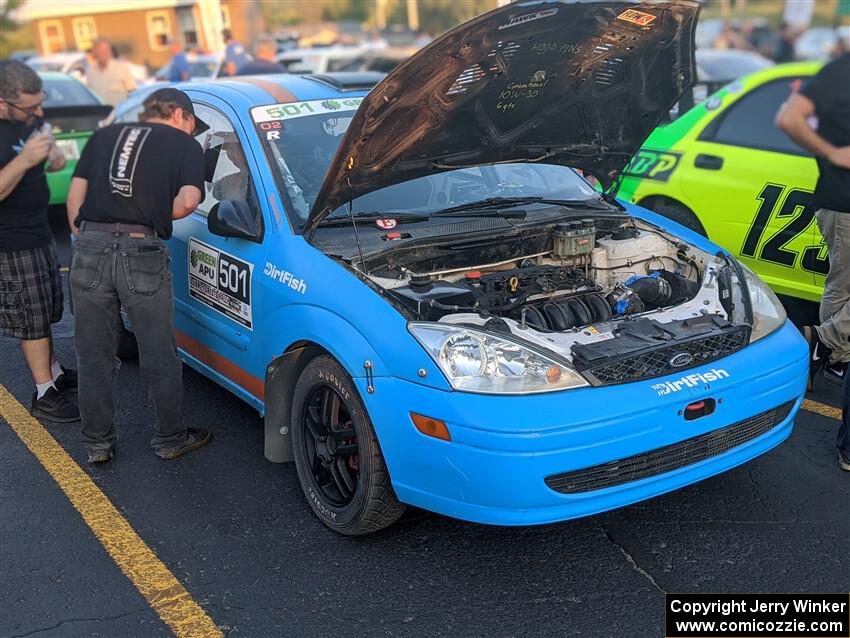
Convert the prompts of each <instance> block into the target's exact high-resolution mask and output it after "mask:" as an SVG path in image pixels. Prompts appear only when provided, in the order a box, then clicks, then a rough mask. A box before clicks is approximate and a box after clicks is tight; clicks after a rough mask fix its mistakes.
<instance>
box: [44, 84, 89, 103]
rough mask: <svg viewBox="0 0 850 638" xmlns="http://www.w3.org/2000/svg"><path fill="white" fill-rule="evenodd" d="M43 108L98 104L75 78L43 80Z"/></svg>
mask: <svg viewBox="0 0 850 638" xmlns="http://www.w3.org/2000/svg"><path fill="white" fill-rule="evenodd" d="M44 95H45V98H44V108H55V107H57V106H89V105H92V104H100V102H99V101H98V99H97V98H96V97H95V96H94V95H92V93H91V91H89V90H88V89H87V88H86V87H85V86H83V85H82V84H80V83H79V82H77V81H76V80H71V79H68V80H44Z"/></svg>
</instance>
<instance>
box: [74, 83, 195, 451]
mask: <svg viewBox="0 0 850 638" xmlns="http://www.w3.org/2000/svg"><path fill="white" fill-rule="evenodd" d="M140 119H141V120H142V121H141V122H140V123H138V124H113V125H112V126H108V127H106V128H103V129H100V130H99V131H97V132H96V133H95V134H94V135H93V136H92V137H91V139H90V140H89V142H88V144H87V145H86V147H85V150H84V151H83V154H82V156H81V157H80V160H79V162H78V164H77V168H76V170H75V172H74V177H73V179H72V180H71V187H70V190H69V192H68V204H67V207H68V221H69V225H70V227H71V231H72V232H73V233H74V234H75V235H76V236H77V237H76V241H75V242H74V253H73V257H72V259H71V274H70V282H71V295H72V298H73V301H74V332H75V337H76V347H77V360H78V363H79V405H80V415H81V417H82V423H83V428H82V429H83V444H84V445H85V447H86V449H87V451H88V460H89V462H90V463H102V462H105V461H108V460H110V459H111V458H112V457H113V455H114V452H115V444H116V441H117V438H118V437H117V434H116V432H115V428H114V423H113V419H114V404H113V397H112V390H113V386H114V382H115V372H116V365H115V363H116V358H115V351H116V347H117V339H118V329H117V327H118V325H119V321H120V319H119V316H120V315H119V313H120V311H121V308H123V309H124V310H125V311H126V313H127V315H128V316H129V319H130V322H131V324H132V327H133V331H134V332H135V335H136V339H137V341H138V345H139V365H140V367H141V373H142V381H143V383H144V385H145V388H146V390H147V393H148V396H149V397H150V399H151V402H152V403H153V406H154V411H155V413H156V423H155V424H154V436H153V439H152V441H151V445H152V446H153V449H154V452H155V453H156V454H157V456H159V457H160V458H163V459H173V458H176V457H178V456H180V455H182V454H185V453H186V452H189V451H190V450H194V449H196V448H198V447H201V446H202V445H204V444H206V443H207V442H208V441H209V440H210V432H209V430H206V429H203V428H192V427H186V426H185V425H184V424H183V422H182V420H181V416H180V407H181V404H182V398H183V385H182V367H181V364H180V361H179V359H178V358H177V350H176V346H175V342H174V293H173V290H172V282H171V270H170V263H171V257H170V255H169V251H168V247H167V246H166V244H165V242H164V241H163V240H164V239H168V238H169V237H170V236H171V231H172V220H173V219H179V218H181V217H185V216H187V215H189V214H190V213H191V212H192V211H193V210H195V208H197V206H198V204H199V203H200V202H201V200H202V199H203V193H204V155H203V151H202V150H201V146H200V145H199V144H198V143H197V142H196V141H195V140H194V139H193V138H192V134H198V133H201V132H203V131H204V130H206V129H207V128H208V126H207V125H206V124H205V123H204V122H202V121H201V120H200V119H198V118H196V117H195V114H194V109H193V106H192V102H191V100H189V98H188V96H187V95H186V94H185V93H183V92H182V91H179V90H177V89H172V88H164V89H159V90H158V91H155V92H153V93H152V94H151V95H150V96H149V97H148V98H147V99H146V100H145V102H144V111H143V113H142V115H141V118H140Z"/></svg>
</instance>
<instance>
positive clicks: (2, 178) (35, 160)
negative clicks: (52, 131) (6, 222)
mask: <svg viewBox="0 0 850 638" xmlns="http://www.w3.org/2000/svg"><path fill="white" fill-rule="evenodd" d="M49 151H50V136H49V135H45V134H39V135H34V136H33V137H31V138H30V139H28V140H27V142H26V144H24V147H23V148H22V149H21V152H20V153H19V154H18V156H17V157H15V159H13V160H12V161H11V162H9V163H8V164H6V165H5V166H4V167H3V168H0V201H3V200H4V199H6V198H7V197H8V196H9V195H11V194H12V191H13V190H15V188H16V187H17V186H18V184H19V183H20V181H21V178H22V177H23V176H24V173H26V172H27V171H28V170H29V169H31V168H32V167H33V166H35V165H37V164H40V163H41V162H43V161H44V160H45V159H47V154H48V152H49Z"/></svg>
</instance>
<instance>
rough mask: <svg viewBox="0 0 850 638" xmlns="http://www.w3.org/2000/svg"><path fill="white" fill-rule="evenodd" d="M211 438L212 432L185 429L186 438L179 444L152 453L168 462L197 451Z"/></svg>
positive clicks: (200, 429) (204, 429)
mask: <svg viewBox="0 0 850 638" xmlns="http://www.w3.org/2000/svg"><path fill="white" fill-rule="evenodd" d="M211 438H212V432H210V431H209V430H207V429H206V428H186V438H185V439H183V441H181V442H180V443H178V444H176V445H174V446H172V447H166V448H162V449H159V450H154V453H155V454H156V455H157V456H158V457H159V458H161V459H164V460H166V461H170V460H171V459H176V458H177V457H178V456H183V455H184V454H186V452H191V451H192V450H197V449H198V448H199V447H201V446H203V445H206V444H207V443H209V442H210V439H211Z"/></svg>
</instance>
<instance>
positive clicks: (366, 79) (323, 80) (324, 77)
mask: <svg viewBox="0 0 850 638" xmlns="http://www.w3.org/2000/svg"><path fill="white" fill-rule="evenodd" d="M301 77H303V78H304V79H305V80H313V81H314V82H318V83H320V84H324V85H325V86H329V87H331V88H333V89H336V90H337V91H368V90H370V89H371V88H372V87H374V86H375V85H376V84H377V83H378V82H380V81H381V80H383V79H384V78H385V77H386V73H377V72H375V71H364V72H362V73H356V72H348V71H340V72H338V73H317V74H314V75H302V76H301Z"/></svg>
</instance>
